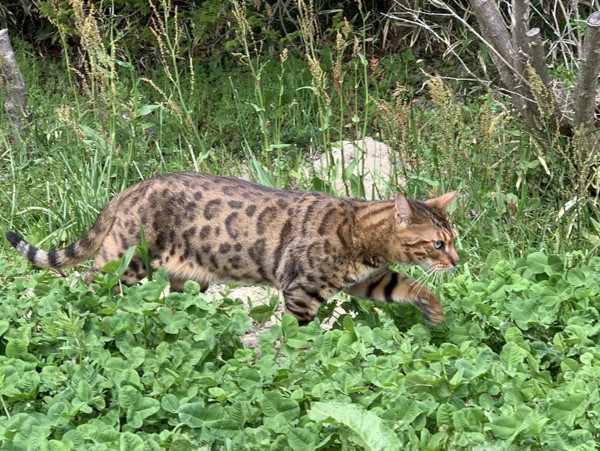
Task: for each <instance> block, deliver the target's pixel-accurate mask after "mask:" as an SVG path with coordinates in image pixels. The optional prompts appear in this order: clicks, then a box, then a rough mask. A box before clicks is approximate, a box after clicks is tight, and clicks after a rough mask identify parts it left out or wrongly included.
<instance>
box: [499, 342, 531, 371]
mask: <svg viewBox="0 0 600 451" xmlns="http://www.w3.org/2000/svg"><path fill="white" fill-rule="evenodd" d="M526 355H527V351H525V350H524V349H523V348H521V347H520V346H519V345H517V344H515V343H513V342H509V343H506V344H505V345H504V346H502V351H501V352H500V361H501V362H502V363H504V365H505V366H506V369H507V370H509V371H511V372H512V371H513V370H515V369H516V368H517V366H518V365H519V364H520V363H522V362H523V359H524V358H525V356H526Z"/></svg>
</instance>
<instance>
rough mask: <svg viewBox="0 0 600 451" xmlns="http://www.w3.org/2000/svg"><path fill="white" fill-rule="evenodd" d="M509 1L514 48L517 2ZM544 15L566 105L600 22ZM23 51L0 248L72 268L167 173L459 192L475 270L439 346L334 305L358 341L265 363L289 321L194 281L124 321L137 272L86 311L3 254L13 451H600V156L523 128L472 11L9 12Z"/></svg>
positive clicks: (413, 325)
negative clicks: (116, 216) (377, 153)
mask: <svg viewBox="0 0 600 451" xmlns="http://www.w3.org/2000/svg"><path fill="white" fill-rule="evenodd" d="M491 3H494V4H497V5H499V7H500V8H499V11H500V12H501V14H503V17H504V19H505V21H506V24H510V18H511V17H512V16H511V12H512V11H513V8H512V4H511V3H510V2H505V1H499V2H491ZM527 3H529V2H527ZM530 6H531V11H532V13H531V25H534V26H536V27H538V28H539V29H540V31H541V33H542V36H543V37H544V40H545V42H546V47H545V49H546V56H547V58H548V71H549V74H550V76H551V78H552V80H553V83H554V84H556V85H559V86H560V87H561V89H562V92H567V93H569V92H572V91H573V89H574V87H575V85H576V80H577V76H578V68H579V64H580V59H579V56H581V53H580V49H581V47H582V42H583V36H584V34H585V32H586V31H587V28H588V27H586V18H587V17H588V16H590V14H592V13H593V12H595V11H598V3H597V2H595V1H588V2H575V3H571V2H566V1H564V0H553V1H549V2H545V1H544V2H542V1H531V3H530ZM5 27H6V28H8V29H9V31H10V35H11V39H12V44H13V47H14V48H15V51H16V54H17V58H18V63H19V66H20V68H21V71H22V72H23V75H24V77H25V80H26V84H27V87H28V106H27V107H28V112H27V113H28V114H27V118H26V120H25V123H26V127H25V128H24V129H22V130H21V131H19V132H15V131H14V130H13V129H12V128H11V126H10V120H9V119H10V118H9V117H8V116H7V114H6V113H5V111H3V110H2V111H0V231H2V232H3V233H2V235H4V232H5V231H7V230H16V231H19V232H21V233H23V234H24V235H25V236H26V237H27V239H28V240H30V241H32V242H34V243H36V244H38V245H40V246H42V247H46V248H51V247H61V246H64V245H65V244H68V243H70V242H72V241H74V240H75V239H77V238H78V237H79V236H80V235H81V234H82V233H83V232H84V231H85V230H87V229H88V228H89V226H90V225H91V224H92V223H93V221H94V220H95V218H96V215H97V214H98V212H99V210H100V209H101V208H102V207H103V206H104V205H105V204H106V203H107V202H108V200H109V199H110V198H111V197H112V196H113V195H114V194H115V193H116V192H118V191H120V190H122V189H123V188H125V187H126V186H129V185H130V184H132V183H134V182H135V181H138V180H140V179H142V178H147V177H150V176H152V175H154V174H156V173H161V172H169V171H176V170H198V171H207V172H211V173H217V174H228V175H236V176H244V177H249V178H251V179H254V180H256V181H258V182H260V183H263V184H267V185H271V186H276V187H280V188H284V187H286V188H301V189H313V190H322V191H333V190H334V188H333V187H334V186H336V185H335V183H334V181H335V180H336V179H338V178H342V180H343V182H344V184H345V192H342V193H336V194H344V195H356V196H367V197H372V196H375V197H378V196H387V195H390V194H391V193H393V192H394V191H396V190H398V189H399V187H402V189H403V190H405V191H406V192H407V193H408V194H409V195H411V196H413V197H426V196H430V195H435V194H439V193H441V192H444V191H447V190H451V189H460V191H461V197H460V200H459V202H458V203H457V206H456V207H455V209H454V211H453V213H452V218H453V221H454V223H455V224H456V227H457V229H458V230H459V232H460V243H459V247H460V248H461V249H460V255H461V260H462V262H463V263H462V264H461V266H460V268H459V269H457V270H456V271H455V272H454V273H453V274H451V275H449V276H446V275H445V276H444V278H443V280H442V279H441V278H438V279H436V280H434V281H430V282H429V283H433V284H434V286H435V291H436V292H437V293H438V294H439V296H440V298H441V300H442V304H443V306H444V308H445V312H446V317H447V319H446V321H445V323H444V324H443V325H441V326H439V327H435V328H430V327H428V326H426V325H425V324H424V322H423V319H422V317H421V315H420V314H419V313H418V312H417V311H415V310H414V309H413V308H412V307H409V306H397V305H394V306H387V305H385V306H374V305H373V304H370V303H364V302H361V301H359V300H355V299H347V298H343V297H341V298H340V300H339V301H340V302H343V306H344V309H345V310H346V311H347V312H348V313H351V315H349V314H345V315H342V316H340V317H338V318H334V319H335V321H334V327H333V329H332V330H323V329H322V328H321V326H320V324H319V322H315V323H313V324H311V325H309V326H307V327H298V325H297V323H296V321H295V320H294V319H293V318H291V317H288V316H287V315H283V316H281V315H279V314H278V316H279V318H280V321H279V322H277V323H276V324H275V325H273V326H271V327H270V328H269V329H268V330H266V331H264V332H263V333H262V334H261V335H260V337H259V346H258V347H257V348H255V349H247V348H244V347H243V345H242V342H241V340H240V337H241V336H242V335H243V334H244V333H246V332H247V331H248V330H250V329H251V328H252V323H253V321H254V322H256V321H258V322H264V321H265V320H266V319H267V318H269V317H270V316H271V315H272V314H273V313H274V312H277V305H278V302H279V298H278V297H277V296H276V295H274V296H273V297H272V298H271V299H270V300H269V302H268V303H267V305H259V306H254V307H253V308H252V309H251V310H250V312H247V311H245V310H244V307H243V304H242V302H241V301H240V300H236V299H231V298H229V297H228V296H227V292H226V293H225V297H224V298H223V299H220V300H212V301H211V300H209V299H207V298H206V296H204V295H203V294H200V293H198V286H197V285H196V284H194V283H191V282H189V283H188V284H187V285H186V292H185V293H182V294H178V293H175V294H171V295H168V296H164V295H163V294H162V293H163V289H164V287H165V286H166V284H167V281H166V277H165V275H164V274H162V273H161V272H158V273H157V274H155V276H154V278H153V280H151V281H149V282H148V283H146V284H144V285H141V286H136V287H132V288H130V289H127V288H124V289H123V294H122V295H121V296H115V295H114V294H113V288H114V286H115V285H116V284H117V283H118V274H119V272H120V271H123V268H124V264H126V260H125V262H121V263H120V264H119V262H117V263H115V265H113V266H112V267H111V268H107V271H108V272H107V274H106V275H104V276H102V277H99V278H98V280H97V281H96V283H95V284H94V286H93V288H94V289H93V291H88V290H87V287H85V286H83V285H82V283H81V282H79V281H78V278H77V276H76V274H73V272H72V271H70V272H69V275H68V276H66V278H65V277H57V275H56V274H53V273H50V272H48V271H40V270H38V269H33V268H31V267H30V265H29V264H28V263H27V262H25V261H23V259H21V258H20V257H19V256H17V255H16V254H15V253H14V251H13V250H12V248H10V245H9V244H8V243H7V242H6V241H4V239H3V238H2V240H3V241H1V243H2V244H1V246H2V247H1V248H0V312H1V313H0V444H1V447H2V449H19V450H20V449H38V448H40V449H81V448H82V447H84V446H86V447H91V448H93V449H116V448H120V449H128V450H129V449H160V448H170V449H198V448H205V449H212V448H215V449H220V448H227V449H242V448H247V449H266V448H275V449H288V448H291V449H340V448H342V449H350V448H352V449H354V448H356V447H360V448H364V449H582V450H583V449H595V448H596V446H597V443H598V441H600V418H599V415H598V412H599V411H600V388H599V382H598V381H600V350H599V348H598V340H599V336H600V326H599V322H598V320H599V317H600V314H599V310H600V258H598V248H599V246H600V218H599V209H598V186H599V183H598V172H597V164H598V151H599V150H600V146H599V144H598V133H597V132H596V131H594V127H592V129H588V130H577V129H576V130H571V131H570V132H568V133H566V132H565V130H564V128H562V129H561V127H557V126H555V124H554V123H552V121H550V120H548V121H545V122H544V121H541V122H540V121H538V122H533V123H532V122H531V121H527V120H525V119H526V118H524V117H523V115H522V114H520V113H517V112H515V111H518V110H515V109H514V108H513V102H514V99H511V96H510V92H507V91H506V89H504V88H503V87H502V80H501V79H500V78H501V77H500V76H499V74H498V72H497V71H496V70H495V65H494V57H493V55H492V54H493V52H492V51H490V49H489V48H488V47H486V46H485V45H484V44H482V42H481V40H479V39H478V37H477V31H478V23H477V20H476V17H475V16H474V15H473V13H472V4H471V3H469V2H461V1H452V2H450V1H449V2H421V1H417V0H395V1H378V2H376V1H373V2H361V1H357V2H346V1H337V2H336V1H325V0H323V1H320V2H308V1H306V2H305V1H302V0H299V1H260V0H257V1H255V2H248V3H244V2H241V1H228V2H222V1H216V0H207V1H195V2H193V1H178V2H174V1H173V2H170V1H167V0H161V1H158V0H157V1H156V2H148V1H142V0H135V1H126V0H112V1H89V2H86V1H84V0H69V1H67V0H25V1H21V0H20V1H16V0H14V1H13V0H8V1H4V2H3V3H2V4H1V5H0V28H5ZM0 86H1V87H2V88H3V91H4V92H6V90H7V89H10V86H7V84H6V83H4V84H1V85H0ZM532 86H533V83H532ZM544 89H545V88H544ZM542 91H543V89H542V90H540V92H542ZM534 92H535V90H534ZM542 94H543V92H542ZM2 95H3V93H2V92H0V96H2ZM543 98H544V96H541V97H536V98H534V99H532V100H533V101H534V103H535V105H537V107H538V108H539V111H542V110H543V108H544V105H543V103H542V102H543ZM567 104H568V102H567ZM541 117H542V118H544V117H551V115H548V116H543V115H542V116H541ZM365 137H375V138H376V139H378V140H380V141H383V142H385V143H386V144H388V145H389V146H390V147H391V148H392V149H393V154H392V155H391V158H390V162H389V163H390V165H391V168H392V176H391V177H390V179H389V180H381V181H380V182H378V184H376V189H375V190H374V192H365V189H364V184H363V183H362V182H363V179H364V177H365V176H367V175H368V174H367V173H366V169H365V166H364V159H362V158H361V157H360V156H359V158H357V159H355V160H354V161H353V162H350V163H349V162H346V163H344V161H342V162H339V161H336V160H334V159H333V158H332V151H333V150H334V149H335V148H336V143H337V142H339V141H341V140H355V141H356V142H357V143H358V144H359V145H360V142H361V140H362V139H363V138H365ZM322 156H325V158H327V159H328V161H329V163H330V164H329V165H328V166H327V168H326V170H325V171H317V170H316V169H315V165H314V162H315V160H316V159H317V158H319V157H322ZM404 183H406V185H404ZM140 250H141V251H143V249H140ZM134 251H135V249H132V250H131V252H134ZM130 255H131V254H130ZM126 257H127V256H126ZM411 271H412V270H411ZM415 274H416V277H419V273H418V272H416V271H415ZM435 282H437V284H436V283H435ZM209 301H210V302H209ZM332 311H333V306H328V307H327V308H323V309H322V311H321V314H320V318H321V319H324V318H328V317H330V316H331V315H332Z"/></svg>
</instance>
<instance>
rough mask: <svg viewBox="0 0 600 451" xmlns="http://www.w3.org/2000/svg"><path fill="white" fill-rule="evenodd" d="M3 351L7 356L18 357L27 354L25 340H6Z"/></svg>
mask: <svg viewBox="0 0 600 451" xmlns="http://www.w3.org/2000/svg"><path fill="white" fill-rule="evenodd" d="M4 352H5V354H6V357H8V358H11V359H19V358H21V357H23V356H24V355H25V354H27V342H26V341H25V340H20V339H16V340H8V343H6V348H5V351H4Z"/></svg>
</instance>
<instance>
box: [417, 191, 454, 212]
mask: <svg viewBox="0 0 600 451" xmlns="http://www.w3.org/2000/svg"><path fill="white" fill-rule="evenodd" d="M456 196H458V190H456V191H451V192H449V193H446V194H442V195H441V196H440V197H436V198H435V199H429V200H426V201H425V203H426V204H427V205H429V206H430V207H433V208H435V209H436V210H439V211H445V210H446V208H448V205H450V203H452V201H453V200H454V199H455V198H456Z"/></svg>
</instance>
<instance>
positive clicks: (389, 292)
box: [345, 270, 444, 324]
mask: <svg viewBox="0 0 600 451" xmlns="http://www.w3.org/2000/svg"><path fill="white" fill-rule="evenodd" d="M345 291H346V293H348V294H350V295H351V296H355V297H358V298H363V299H368V300H371V301H385V302H396V303H409V304H413V305H415V306H417V307H419V308H420V309H421V310H422V311H423V313H424V314H425V317H426V318H427V321H429V322H430V323H432V324H439V323H441V322H442V321H443V320H444V313H443V312H442V306H441V305H440V302H439V301H438V300H437V298H436V297H435V296H434V294H433V293H432V292H431V291H429V289H427V288H426V287H425V286H423V285H421V284H419V283H417V282H416V281H415V280H413V279H411V278H410V277H408V276H403V275H402V274H398V273H397V272H394V271H390V270H388V271H384V272H383V273H380V274H377V275H375V276H373V277H370V278H368V279H366V280H363V281H362V282H359V283H357V284H356V285H353V286H351V287H349V288H346V289H345Z"/></svg>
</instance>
